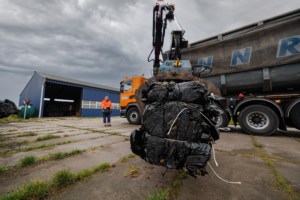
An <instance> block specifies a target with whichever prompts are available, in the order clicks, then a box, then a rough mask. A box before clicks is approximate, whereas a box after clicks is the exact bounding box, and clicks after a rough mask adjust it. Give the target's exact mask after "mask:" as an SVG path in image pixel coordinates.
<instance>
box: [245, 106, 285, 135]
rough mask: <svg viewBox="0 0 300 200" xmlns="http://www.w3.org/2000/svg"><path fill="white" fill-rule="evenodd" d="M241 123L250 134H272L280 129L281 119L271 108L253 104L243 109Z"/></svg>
mask: <svg viewBox="0 0 300 200" xmlns="http://www.w3.org/2000/svg"><path fill="white" fill-rule="evenodd" d="M239 124H240V126H241V128H242V129H243V130H244V131H245V132H246V133H248V134H255V135H272V134H273V133H275V132H276V131H277V129H278V126H279V119H278V117H277V115H276V113H275V112H274V111H273V110H272V109H271V108H269V107H267V106H263V105H252V106H248V107H246V108H244V109H243V110H242V111H241V113H240V116H239Z"/></svg>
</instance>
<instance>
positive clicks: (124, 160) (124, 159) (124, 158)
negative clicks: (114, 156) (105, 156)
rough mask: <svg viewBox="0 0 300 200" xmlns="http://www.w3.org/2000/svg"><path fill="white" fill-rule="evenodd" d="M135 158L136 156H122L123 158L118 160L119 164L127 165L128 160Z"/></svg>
mask: <svg viewBox="0 0 300 200" xmlns="http://www.w3.org/2000/svg"><path fill="white" fill-rule="evenodd" d="M135 157H136V155H134V154H129V155H127V156H124V157H123V158H121V159H120V162H121V163H127V162H128V160H129V158H135Z"/></svg>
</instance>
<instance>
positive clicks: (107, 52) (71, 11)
mask: <svg viewBox="0 0 300 200" xmlns="http://www.w3.org/2000/svg"><path fill="white" fill-rule="evenodd" d="M155 2H156V1H154V0H0V100H3V99H6V98H7V99H11V100H13V101H14V102H16V103H17V102H18V99H19V94H20V93H21V91H22V89H23V88H24V87H25V85H26V83H27V82H28V81H29V79H30V78H31V76H32V75H33V72H34V71H39V72H44V73H49V74H53V75H59V76H64V77H68V78H74V79H79V80H82V81H86V82H91V83H97V84H102V85H108V86H112V87H116V88H118V87H119V82H120V81H121V80H122V79H123V78H124V76H131V75H138V74H145V75H146V76H150V75H151V71H152V63H148V62H147V57H148V54H149V52H150V50H151V48H152V46H151V45H152V8H153V6H154V4H155ZM166 2H170V3H175V5H176V11H175V15H176V16H177V18H178V19H179V21H180V23H181V25H182V26H183V28H184V29H185V30H186V34H185V38H186V39H187V40H189V41H190V42H195V41H198V40H202V39H205V38H207V37H210V36H214V35H217V34H220V33H222V32H225V31H229V30H232V29H235V28H238V27H240V26H244V25H247V24H250V23H253V22H258V21H260V20H263V19H266V18H270V17H273V16H275V15H279V14H282V13H285V12H288V11H291V10H295V9H298V8H300V1H299V0H251V1H250V0H239V1H236V0H170V1H166ZM168 36H169V35H167V36H166V37H168ZM168 46H169V44H168V43H167V44H166V45H165V47H166V48H165V50H167V47H168Z"/></svg>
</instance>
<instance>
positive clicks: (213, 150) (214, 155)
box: [211, 145, 219, 167]
mask: <svg viewBox="0 0 300 200" xmlns="http://www.w3.org/2000/svg"><path fill="white" fill-rule="evenodd" d="M211 147H212V152H213V158H214V161H215V164H216V166H217V167H219V164H218V162H217V159H216V153H215V149H214V146H213V145H211Z"/></svg>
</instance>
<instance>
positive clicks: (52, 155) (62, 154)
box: [49, 152, 68, 160]
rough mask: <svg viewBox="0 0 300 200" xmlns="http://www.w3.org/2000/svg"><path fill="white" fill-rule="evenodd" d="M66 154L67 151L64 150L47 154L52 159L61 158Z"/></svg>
mask: <svg viewBox="0 0 300 200" xmlns="http://www.w3.org/2000/svg"><path fill="white" fill-rule="evenodd" d="M67 155H68V153H65V152H56V153H51V154H50V155H49V158H50V159H52V160H59V159H63V158H64V157H66V156H67Z"/></svg>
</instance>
